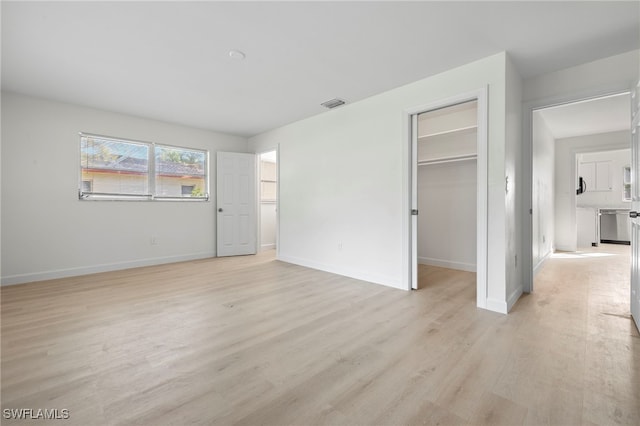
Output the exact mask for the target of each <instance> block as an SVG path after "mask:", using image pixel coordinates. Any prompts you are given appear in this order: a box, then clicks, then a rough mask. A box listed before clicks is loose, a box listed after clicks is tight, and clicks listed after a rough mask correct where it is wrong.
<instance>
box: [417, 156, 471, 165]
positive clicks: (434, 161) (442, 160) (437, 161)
mask: <svg viewBox="0 0 640 426" xmlns="http://www.w3.org/2000/svg"><path fill="white" fill-rule="evenodd" d="M477 158H478V155H477V154H467V155H454V156H451V157H440V158H433V159H431V160H422V161H418V166H428V165H429V164H442V163H454V162H458V161H469V160H476V159H477Z"/></svg>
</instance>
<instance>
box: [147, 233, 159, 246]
mask: <svg viewBox="0 0 640 426" xmlns="http://www.w3.org/2000/svg"><path fill="white" fill-rule="evenodd" d="M149 244H151V245H152V246H156V245H158V237H156V236H155V235H152V236H151V237H150V238H149Z"/></svg>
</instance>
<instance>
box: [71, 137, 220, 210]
mask: <svg viewBox="0 0 640 426" xmlns="http://www.w3.org/2000/svg"><path fill="white" fill-rule="evenodd" d="M79 135H80V140H79V144H78V153H79V159H80V161H79V162H78V165H79V167H78V199H79V200H81V201H186V202H208V201H209V200H210V196H209V188H210V184H209V176H210V171H209V164H210V162H209V151H208V150H205V149H199V148H191V147H184V146H179V145H169V144H164V143H162V144H159V143H155V142H147V141H139V140H134V139H125V138H118V137H113V136H104V135H98V134H95V133H85V132H80V134H79ZM91 137H94V138H98V139H103V140H109V141H114V142H122V143H133V144H141V145H146V146H147V147H148V160H147V180H148V185H147V187H148V194H124V193H123V194H118V193H99V192H93V191H92V192H89V193H88V192H85V191H84V188H83V183H82V182H83V180H87V179H83V177H82V140H83V138H91ZM156 147H158V148H169V149H176V150H184V151H194V152H200V153H203V154H204V186H205V187H204V195H203V196H188V197H187V196H166V195H157V194H156V164H155V158H156ZM92 189H93V185H92Z"/></svg>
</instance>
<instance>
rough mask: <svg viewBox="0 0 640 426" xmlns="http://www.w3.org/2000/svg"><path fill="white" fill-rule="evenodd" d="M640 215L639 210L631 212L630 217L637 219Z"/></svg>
mask: <svg viewBox="0 0 640 426" xmlns="http://www.w3.org/2000/svg"><path fill="white" fill-rule="evenodd" d="M638 216H640V214H638V212H629V217H630V218H632V219H635V218H636V217H638Z"/></svg>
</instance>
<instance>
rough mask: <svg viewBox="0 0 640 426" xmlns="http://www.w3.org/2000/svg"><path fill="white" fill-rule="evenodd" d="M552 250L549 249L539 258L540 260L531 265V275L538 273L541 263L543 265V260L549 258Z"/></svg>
mask: <svg viewBox="0 0 640 426" xmlns="http://www.w3.org/2000/svg"><path fill="white" fill-rule="evenodd" d="M553 252H554V250H551V251H550V252H548V253H547V254H545V255H544V256H543V258H542V259H540V261H539V262H538V263H537V264H535V265H533V276H535V275H536V274H537V273H538V271H539V270H540V268H541V267H542V265H544V262H546V261H547V259H548V258H549V256H551V254H553Z"/></svg>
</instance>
